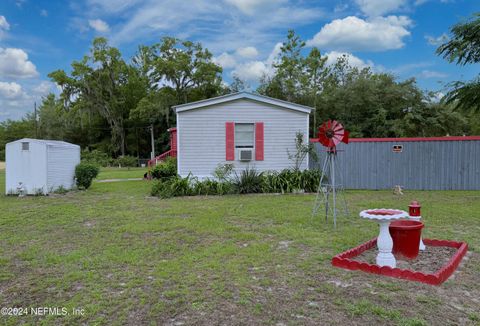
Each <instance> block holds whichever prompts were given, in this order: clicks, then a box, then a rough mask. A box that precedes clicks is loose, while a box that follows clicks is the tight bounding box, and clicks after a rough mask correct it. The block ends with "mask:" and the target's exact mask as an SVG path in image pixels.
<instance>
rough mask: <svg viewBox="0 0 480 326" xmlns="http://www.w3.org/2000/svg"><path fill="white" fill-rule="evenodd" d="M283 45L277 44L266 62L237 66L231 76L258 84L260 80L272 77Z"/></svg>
mask: <svg viewBox="0 0 480 326" xmlns="http://www.w3.org/2000/svg"><path fill="white" fill-rule="evenodd" d="M281 47H282V43H277V44H275V46H274V47H273V49H272V51H271V52H270V54H269V55H268V57H267V59H266V60H265V61H259V60H252V61H247V62H243V63H240V64H237V65H236V66H235V69H234V70H233V71H232V72H231V75H232V76H233V75H236V76H238V77H239V78H240V79H243V80H245V81H250V82H258V81H259V79H260V78H262V77H263V76H265V75H267V76H270V75H272V74H273V72H274V71H275V68H274V67H273V64H274V63H275V61H276V59H277V57H278V55H279V54H280V51H281Z"/></svg>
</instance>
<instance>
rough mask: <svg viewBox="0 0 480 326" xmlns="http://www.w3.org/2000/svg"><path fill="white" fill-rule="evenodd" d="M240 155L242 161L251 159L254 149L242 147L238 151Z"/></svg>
mask: <svg viewBox="0 0 480 326" xmlns="http://www.w3.org/2000/svg"><path fill="white" fill-rule="evenodd" d="M238 157H239V158H240V161H251V160H252V157H253V151H252V150H251V149H240V150H239V151H238Z"/></svg>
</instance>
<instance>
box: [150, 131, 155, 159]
mask: <svg viewBox="0 0 480 326" xmlns="http://www.w3.org/2000/svg"><path fill="white" fill-rule="evenodd" d="M150 138H151V141H152V153H150V159H152V160H153V159H154V158H155V138H154V136H153V124H151V125H150Z"/></svg>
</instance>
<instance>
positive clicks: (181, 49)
mask: <svg viewBox="0 0 480 326" xmlns="http://www.w3.org/2000/svg"><path fill="white" fill-rule="evenodd" d="M148 58H149V59H148V63H149V64H150V65H151V68H152V71H151V76H152V78H153V80H154V82H155V83H156V84H155V85H156V86H157V87H158V88H162V87H172V88H173V89H174V90H175V94H176V97H177V103H176V104H182V103H187V102H189V101H191V100H197V99H204V98H209V97H213V96H216V95H218V93H219V92H220V90H221V81H222V78H221V74H222V67H220V66H218V65H216V64H215V63H214V62H213V61H212V54H211V53H210V51H208V50H207V49H203V47H202V45H201V44H200V43H193V42H190V41H181V40H179V39H177V38H173V37H164V38H163V39H162V41H161V42H160V43H158V44H155V45H153V46H152V47H151V48H150V53H149V54H148ZM199 97H200V98H199Z"/></svg>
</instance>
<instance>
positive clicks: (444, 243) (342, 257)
mask: <svg viewBox="0 0 480 326" xmlns="http://www.w3.org/2000/svg"><path fill="white" fill-rule="evenodd" d="M423 243H424V244H425V245H427V246H433V247H451V248H457V251H456V252H455V254H454V255H453V256H452V257H451V258H450V260H449V261H448V262H447V263H446V264H445V265H443V266H442V268H440V269H439V270H438V271H437V272H435V273H434V274H430V273H422V272H418V271H413V270H409V269H400V268H391V267H388V266H383V267H380V266H378V265H373V264H368V263H366V262H360V261H356V260H353V259H350V258H353V257H355V256H358V255H360V254H361V253H362V252H364V251H365V250H368V249H370V248H372V247H374V246H375V245H376V244H377V238H374V239H372V240H370V241H367V242H365V243H363V244H361V245H359V246H358V247H355V248H352V249H349V250H347V251H345V252H342V253H341V254H338V255H336V256H335V257H333V258H332V265H333V266H335V267H339V268H344V269H348V270H361V271H364V272H367V273H372V274H380V275H385V276H390V277H396V278H401V279H405V280H410V281H416V282H422V283H426V284H430V285H440V284H442V283H443V282H445V281H446V280H447V279H448V278H449V277H450V275H452V274H453V272H454V271H455V270H456V269H457V267H458V265H459V264H460V262H461V261H462V258H463V256H465V254H466V253H467V250H468V245H467V243H466V242H457V241H450V240H436V239H423Z"/></svg>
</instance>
